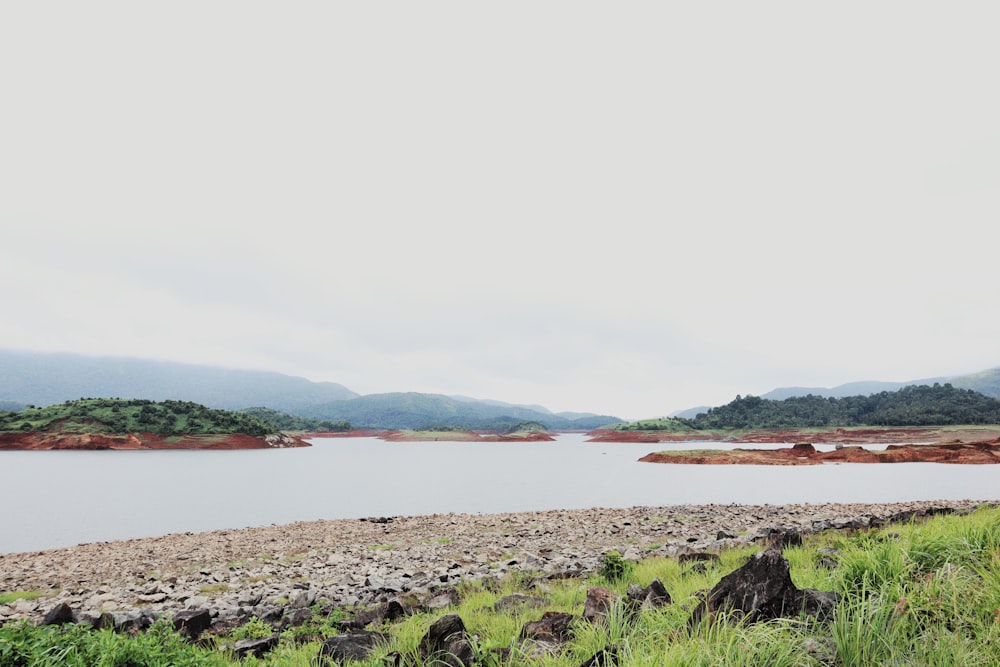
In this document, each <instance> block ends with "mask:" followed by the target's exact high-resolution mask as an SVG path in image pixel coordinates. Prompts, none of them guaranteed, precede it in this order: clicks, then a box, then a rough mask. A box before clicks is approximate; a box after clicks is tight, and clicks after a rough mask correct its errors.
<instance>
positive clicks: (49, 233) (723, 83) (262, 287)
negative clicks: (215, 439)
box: [0, 0, 1000, 419]
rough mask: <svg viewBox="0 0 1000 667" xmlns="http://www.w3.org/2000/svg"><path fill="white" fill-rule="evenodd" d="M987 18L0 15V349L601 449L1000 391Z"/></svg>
mask: <svg viewBox="0 0 1000 667" xmlns="http://www.w3.org/2000/svg"><path fill="white" fill-rule="evenodd" d="M998 19H1000V5H998V4H997V3H994V2H978V3H977V2H968V3H941V2H913V1H905V2H877V3H873V2H838V3H803V2H766V1H765V2H755V3H746V2H725V1H722V2H697V3H675V2H628V3H597V2H585V1H574V2H504V3H468V2H427V3H413V2H391V1H390V2H380V3H369V2H365V3H326V2H296V3H262V2H247V1H243V0H241V1H239V2H235V1H234V2H203V1H198V2H184V1H180V2H171V3H134V2H102V1H100V0H97V1H95V2H88V3H75V2H63V3H60V2H54V3H4V4H3V5H2V6H0V81H2V93H0V95H2V98H0V99H2V103H0V230H2V231H0V304H2V308H3V312H4V316H3V317H2V318H0V347H4V348H10V349H25V350H46V351H62V352H77V353H83V354H90V355H114V356H131V357H140V358H148V359H164V360H172V361H182V362H191V363H199V364H211V365H216V366H223V367H229V368H247V369H257V370H271V371H278V372H282V373H288V374H292V375H299V376H303V377H307V378H309V379H311V380H315V381H334V382H339V383H341V384H344V385H345V386H347V387H349V388H350V389H352V390H354V391H356V392H359V393H362V394H370V393H381V392H389V391H420V392H433V393H444V394H461V395H465V396H473V397H476V398H489V399H495V400H501V401H508V402H512V403H527V404H540V405H543V406H545V407H547V408H549V409H551V410H554V411H587V412H597V413H601V414H612V415H615V416H618V417H622V418H626V419H636V418H646V417H655V416H660V415H665V414H668V413H670V412H672V411H675V410H680V409H685V408H690V407H694V406H703V405H721V404H724V403H727V402H729V401H731V400H732V399H733V398H735V396H736V395H737V394H741V395H747V394H753V395H759V394H762V393H765V392H767V391H769V390H771V389H774V388H776V387H781V386H812V387H820V386H834V385H837V384H841V383H844V382H851V381H858V380H896V381H905V380H912V379H918V378H925V377H936V376H944V375H957V374H962V373H968V372H975V371H980V370H985V369H987V368H992V367H996V366H998V365H1000V350H998V349H997V342H998V341H1000V308H998V307H997V304H1000V274H998V272H997V263H996V261H997V247H998V246H997V231H996V225H997V222H998V220H1000V216H998V213H1000V121H998V119H1000V86H998V85H997V81H998V63H1000V40H997V39H996V26H997V25H998Z"/></svg>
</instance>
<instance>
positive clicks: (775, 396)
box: [667, 367, 1000, 419]
mask: <svg viewBox="0 0 1000 667" xmlns="http://www.w3.org/2000/svg"><path fill="white" fill-rule="evenodd" d="M945 383H948V384H951V385H952V386H953V387H956V388H958V389H971V390H973V391H978V392H980V393H981V394H985V395H987V396H989V397H991V398H1000V367H997V368H990V369H987V370H985V371H979V372H977V373H967V374H965V375H950V376H943V377H935V378H924V379H922V380H910V381H909V382H884V381H880V380H860V381H856V382H847V383H844V384H839V385H837V386H835V387H778V388H777V389H772V390H771V391H769V392H767V393H765V394H761V395H760V396H759V397H758V398H763V399H767V400H771V401H783V400H785V399H786V398H798V397H802V396H809V395H812V396H820V397H822V398H848V397H851V396H871V395H872V394H879V393H881V392H883V391H888V392H892V391H899V390H900V389H902V388H903V387H911V386H915V385H928V386H933V385H934V384H945ZM713 407H717V406H711V405H700V406H698V407H694V408H687V409H684V410H675V411H674V412H671V413H670V414H669V415H667V416H668V417H681V418H684V419H694V418H695V417H696V416H698V415H699V414H701V413H705V412H708V411H709V409H710V408H713Z"/></svg>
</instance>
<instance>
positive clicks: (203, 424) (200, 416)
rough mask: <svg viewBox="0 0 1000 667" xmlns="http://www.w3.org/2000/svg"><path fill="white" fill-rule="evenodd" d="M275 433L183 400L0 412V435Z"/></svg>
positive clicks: (100, 401)
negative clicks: (13, 433) (14, 432)
mask: <svg viewBox="0 0 1000 667" xmlns="http://www.w3.org/2000/svg"><path fill="white" fill-rule="evenodd" d="M276 430H277V429H276V428H275V427H274V426H273V425H272V424H270V423H268V422H265V421H262V420H261V419H258V418H257V417H254V416H252V415H249V414H246V413H242V412H230V411H228V410H214V409H212V408H206V407H205V406H203V405H199V404H197V403H190V402H187V401H163V402H159V403H158V402H154V401H148V400H145V399H129V400H124V399H117V398H86V399H80V400H77V401H66V402H65V403H60V404H58V405H50V406H47V407H43V408H25V409H24V410H22V411H20V412H5V413H0V431H25V432H55V431H58V432H62V433H107V434H125V433H144V432H150V433H158V434H161V435H182V434H212V433H245V434H247V435H255V436H260V435H267V434H268V433H273V432H275V431H276Z"/></svg>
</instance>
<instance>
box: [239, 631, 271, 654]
mask: <svg viewBox="0 0 1000 667" xmlns="http://www.w3.org/2000/svg"><path fill="white" fill-rule="evenodd" d="M277 645H278V635H272V636H271V637H264V638H262V639H241V640H239V641H238V642H236V644H234V645H233V653H234V654H235V655H236V657H237V658H246V657H247V656H249V655H252V656H253V657H255V658H261V657H263V656H264V654H265V653H268V652H270V651H271V650H273V649H274V647H276V646H277Z"/></svg>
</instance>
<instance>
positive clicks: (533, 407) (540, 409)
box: [448, 395, 552, 415]
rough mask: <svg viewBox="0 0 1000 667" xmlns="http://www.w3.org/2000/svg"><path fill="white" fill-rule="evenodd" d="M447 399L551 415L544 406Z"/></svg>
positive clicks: (490, 400)
mask: <svg viewBox="0 0 1000 667" xmlns="http://www.w3.org/2000/svg"><path fill="white" fill-rule="evenodd" d="M448 398H453V399H455V400H456V401H461V402H463V403H485V404H486V405H495V406H497V407H501V408H506V407H511V408H525V409H527V410H534V411H535V412H541V413H542V414H546V415H551V414H552V411H551V410H549V409H548V408H547V407H545V406H544V405H522V404H519V403H504V402H503V401H494V400H492V399H489V398H471V397H469V396H460V395H453V396H449V397H448Z"/></svg>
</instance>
